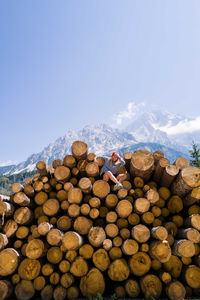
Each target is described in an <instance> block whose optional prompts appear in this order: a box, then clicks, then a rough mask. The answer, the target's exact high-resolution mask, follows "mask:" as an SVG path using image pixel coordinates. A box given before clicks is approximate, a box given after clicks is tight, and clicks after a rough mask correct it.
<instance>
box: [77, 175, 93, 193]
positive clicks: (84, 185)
mask: <svg viewBox="0 0 200 300" xmlns="http://www.w3.org/2000/svg"><path fill="white" fill-rule="evenodd" d="M78 186H79V188H80V189H81V191H82V192H83V193H84V194H89V193H90V192H91V190H92V184H91V181H90V179H89V178H87V177H83V178H81V179H80V180H79V183H78Z"/></svg>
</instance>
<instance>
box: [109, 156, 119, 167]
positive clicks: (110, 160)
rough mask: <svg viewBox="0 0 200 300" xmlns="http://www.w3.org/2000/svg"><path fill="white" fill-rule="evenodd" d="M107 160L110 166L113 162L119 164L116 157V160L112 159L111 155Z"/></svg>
mask: <svg viewBox="0 0 200 300" xmlns="http://www.w3.org/2000/svg"><path fill="white" fill-rule="evenodd" d="M108 160H109V164H110V166H112V165H113V164H115V165H118V164H120V160H119V159H118V160H116V161H113V159H112V156H110V157H109V158H108Z"/></svg>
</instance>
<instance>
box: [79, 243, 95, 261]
mask: <svg viewBox="0 0 200 300" xmlns="http://www.w3.org/2000/svg"><path fill="white" fill-rule="evenodd" d="M93 253H94V249H93V247H92V246H91V245H90V244H84V245H83V246H81V247H80V248H79V254H80V256H82V257H83V258H85V259H90V258H91V257H92V255H93Z"/></svg>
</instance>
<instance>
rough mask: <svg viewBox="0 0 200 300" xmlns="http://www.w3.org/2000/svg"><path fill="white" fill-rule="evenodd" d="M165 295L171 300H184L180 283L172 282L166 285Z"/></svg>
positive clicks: (183, 291)
mask: <svg viewBox="0 0 200 300" xmlns="http://www.w3.org/2000/svg"><path fill="white" fill-rule="evenodd" d="M166 294H167V296H168V297H169V299H171V300H181V299H185V294H186V290H185V287H184V285H183V284H182V283H181V282H180V281H173V282H170V283H169V284H168V285H167V287H166Z"/></svg>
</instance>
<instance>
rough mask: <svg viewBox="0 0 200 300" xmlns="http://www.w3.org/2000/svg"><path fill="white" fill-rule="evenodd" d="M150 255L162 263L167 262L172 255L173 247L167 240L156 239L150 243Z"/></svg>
mask: <svg viewBox="0 0 200 300" xmlns="http://www.w3.org/2000/svg"><path fill="white" fill-rule="evenodd" d="M150 255H151V257H152V258H154V259H157V260H158V261H160V262H161V263H165V262H167V261H168V260H169V259H170V257H171V248H170V246H169V243H168V242H167V241H154V242H151V244H150Z"/></svg>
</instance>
